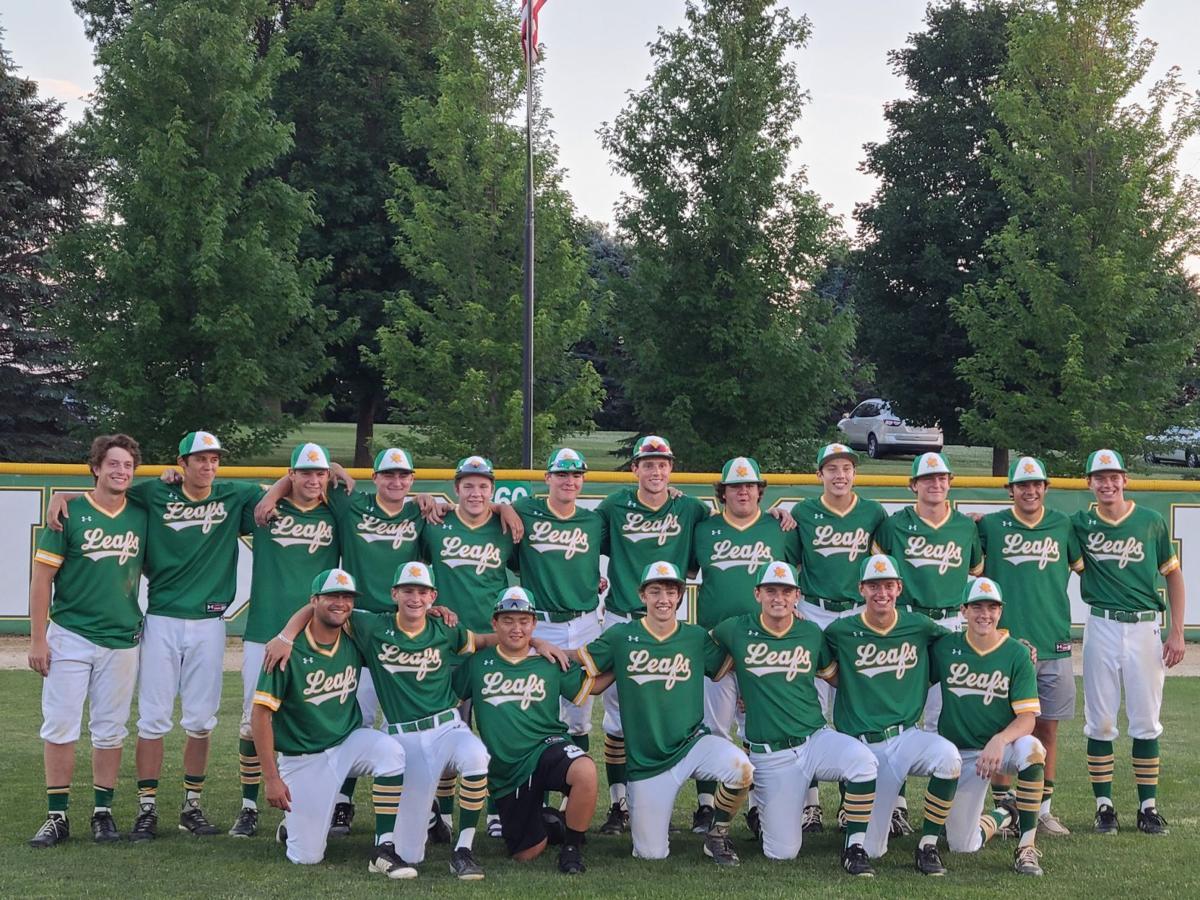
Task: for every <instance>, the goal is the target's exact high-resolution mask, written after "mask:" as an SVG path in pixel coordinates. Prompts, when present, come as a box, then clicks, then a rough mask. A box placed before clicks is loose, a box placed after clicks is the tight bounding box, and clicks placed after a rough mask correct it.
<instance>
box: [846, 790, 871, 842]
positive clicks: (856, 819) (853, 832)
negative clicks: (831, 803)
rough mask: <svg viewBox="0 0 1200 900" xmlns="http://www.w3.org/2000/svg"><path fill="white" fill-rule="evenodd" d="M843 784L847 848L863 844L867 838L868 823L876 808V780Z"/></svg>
mask: <svg viewBox="0 0 1200 900" xmlns="http://www.w3.org/2000/svg"><path fill="white" fill-rule="evenodd" d="M841 784H842V786H843V788H844V790H845V793H843V794H842V805H843V807H844V808H845V810H846V846H847V847H849V846H850V845H851V844H861V843H862V842H863V839H864V838H865V837H866V836H867V823H868V822H870V821H871V810H872V809H874V808H875V779H874V778H872V779H871V780H870V781H843V782H841Z"/></svg>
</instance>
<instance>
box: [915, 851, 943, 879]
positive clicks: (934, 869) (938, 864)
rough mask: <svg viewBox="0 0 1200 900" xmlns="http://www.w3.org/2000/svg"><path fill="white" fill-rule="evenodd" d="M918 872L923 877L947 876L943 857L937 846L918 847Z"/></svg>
mask: <svg viewBox="0 0 1200 900" xmlns="http://www.w3.org/2000/svg"><path fill="white" fill-rule="evenodd" d="M916 862H917V871H918V872H920V873H921V874H922V875H945V874H946V867H945V866H943V865H942V856H941V854H940V853H938V848H937V844H926V845H925V846H924V847H917V856H916Z"/></svg>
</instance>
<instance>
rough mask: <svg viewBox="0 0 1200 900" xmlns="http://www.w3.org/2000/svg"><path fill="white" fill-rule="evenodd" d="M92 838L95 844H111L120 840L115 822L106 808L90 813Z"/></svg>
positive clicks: (119, 833)
mask: <svg viewBox="0 0 1200 900" xmlns="http://www.w3.org/2000/svg"><path fill="white" fill-rule="evenodd" d="M92 840H93V841H95V842H96V843H97V844H113V843H116V842H117V841H119V840H121V832H119V831H117V823H116V822H114V821H113V817H112V813H110V812H109V811H108V810H101V811H100V812H95V813H92Z"/></svg>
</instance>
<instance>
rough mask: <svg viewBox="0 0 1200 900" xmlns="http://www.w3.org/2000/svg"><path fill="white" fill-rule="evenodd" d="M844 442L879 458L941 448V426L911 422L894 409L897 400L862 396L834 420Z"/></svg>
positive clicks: (938, 450) (935, 450)
mask: <svg viewBox="0 0 1200 900" xmlns="http://www.w3.org/2000/svg"><path fill="white" fill-rule="evenodd" d="M837 427H838V431H840V432H841V433H842V434H844V435H845V436H846V438H845V440H846V443H847V444H849V445H850V446H851V447H854V448H855V449H856V450H866V451H867V456H869V457H871V458H872V459H879V458H880V457H881V456H884V455H886V454H888V453H925V452H926V451H930V450H932V451H933V452H935V453H938V452H941V449H942V444H943V439H942V429H941V428H939V427H937V426H934V427H931V428H924V427H921V426H919V425H910V424H908V423H907V422H905V421H904V419H902V418H901V417H900V414H899V413H898V412H897V411H896V404H895V403H893V402H891V401H889V400H881V399H879V398H878V397H874V398H872V399H870V400H864V401H863V402H862V403H860V404H858V406H856V407H854V409H852V410H851V411H850V412H848V413H847V414H846V415H845V416H844V417H843V418H842V420H841V421H840V422H838V424H837Z"/></svg>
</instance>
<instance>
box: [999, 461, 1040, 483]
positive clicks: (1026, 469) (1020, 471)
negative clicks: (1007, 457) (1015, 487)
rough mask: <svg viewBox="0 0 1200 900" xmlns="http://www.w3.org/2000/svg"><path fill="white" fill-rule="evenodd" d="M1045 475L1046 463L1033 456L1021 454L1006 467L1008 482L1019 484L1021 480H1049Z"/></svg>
mask: <svg viewBox="0 0 1200 900" xmlns="http://www.w3.org/2000/svg"><path fill="white" fill-rule="evenodd" d="M1049 480H1050V478H1049V476H1047V475H1046V464H1045V463H1044V462H1042V461H1041V460H1040V459H1038V458H1037V457H1035V456H1022V457H1021V458H1020V459H1018V460H1017V461H1016V462H1014V463H1013V464H1012V465H1011V466H1009V467H1008V483H1009V484H1020V483H1021V482H1023V481H1047V482H1048V481H1049Z"/></svg>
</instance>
